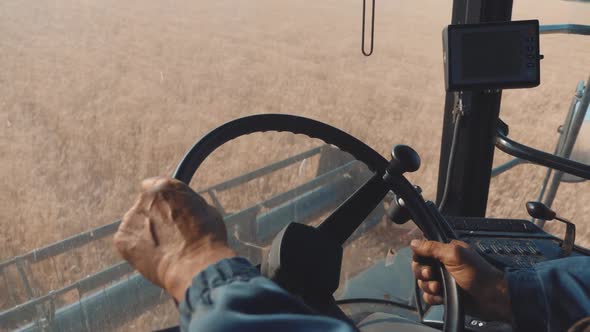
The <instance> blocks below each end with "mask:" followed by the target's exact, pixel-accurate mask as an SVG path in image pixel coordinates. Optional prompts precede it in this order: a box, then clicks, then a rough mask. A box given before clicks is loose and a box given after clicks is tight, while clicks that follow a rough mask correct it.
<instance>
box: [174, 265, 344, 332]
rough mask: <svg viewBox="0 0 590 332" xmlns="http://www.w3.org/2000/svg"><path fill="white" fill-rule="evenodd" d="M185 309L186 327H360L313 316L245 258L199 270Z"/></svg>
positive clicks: (209, 330)
mask: <svg viewBox="0 0 590 332" xmlns="http://www.w3.org/2000/svg"><path fill="white" fill-rule="evenodd" d="M179 310H180V326H181V330H182V331H189V332H201V331H206V332H225V331H244V332H250V331H257V332H267V331H269V332H270V331H272V332H276V331H285V332H290V331H298V332H299V331H305V332H315V331H317V332H352V331H355V330H354V328H353V327H351V326H350V325H348V324H346V323H344V322H342V321H339V320H336V319H333V318H329V317H324V316H317V315H313V313H312V312H311V310H310V309H309V307H307V306H306V305H305V304H304V303H303V302H302V301H300V300H299V299H297V298H295V297H293V296H292V295H290V294H289V293H287V292H286V291H285V290H283V289H282V288H281V287H279V286H278V285H276V284H275V283H273V282H272V281H270V280H269V279H267V278H265V277H263V276H261V275H260V273H259V272H258V270H257V269H256V268H255V267H253V266H252V265H251V264H250V262H248V260H246V259H245V258H241V257H234V258H229V259H224V260H221V261H219V262H217V263H215V264H212V265H210V266H209V267H208V268H207V269H205V270H204V271H202V272H201V273H199V274H197V275H196V276H195V277H194V278H193V282H192V285H191V287H190V288H189V289H188V290H187V292H186V293H185V298H184V300H183V301H182V303H181V304H180V307H179Z"/></svg>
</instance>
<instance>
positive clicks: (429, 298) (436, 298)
mask: <svg viewBox="0 0 590 332" xmlns="http://www.w3.org/2000/svg"><path fill="white" fill-rule="evenodd" d="M422 298H423V299H424V302H426V303H428V304H430V305H437V304H443V303H444V300H443V297H442V296H440V295H432V294H428V293H424V294H422Z"/></svg>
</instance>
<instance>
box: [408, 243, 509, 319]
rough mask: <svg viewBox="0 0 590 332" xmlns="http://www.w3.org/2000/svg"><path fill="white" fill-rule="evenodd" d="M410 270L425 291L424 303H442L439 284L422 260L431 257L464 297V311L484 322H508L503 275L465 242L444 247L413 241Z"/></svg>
mask: <svg viewBox="0 0 590 332" xmlns="http://www.w3.org/2000/svg"><path fill="white" fill-rule="evenodd" d="M410 247H411V248H412V251H413V252H414V258H413V261H412V271H413V272H414V275H415V276H416V278H417V279H418V285H419V287H420V288H422V290H423V291H424V301H426V302H427V303H429V304H442V303H443V298H442V285H441V283H440V281H438V280H436V279H437V278H436V277H435V272H437V271H433V270H432V267H430V266H429V265H423V263H422V262H423V261H424V258H434V259H436V260H438V261H440V262H441V263H442V264H444V266H445V268H446V269H447V271H449V272H450V273H451V275H452V276H453V277H454V278H455V281H456V282H457V285H459V287H461V288H462V289H463V290H464V291H465V293H466V296H465V298H464V300H465V302H466V303H465V304H466V311H467V313H469V314H471V315H475V316H477V317H480V318H483V319H490V320H501V321H505V322H508V323H509V322H511V309H510V298H509V296H508V286H507V284H506V281H505V280H504V273H503V272H502V271H500V270H498V269H496V268H495V267H494V266H492V265H491V264H490V263H488V262H487V261H486V260H485V259H484V258H483V257H481V256H480V255H479V254H478V253H477V252H476V251H475V250H473V249H472V248H470V247H469V245H468V244H467V243H465V242H461V241H457V240H453V241H451V243H448V244H445V243H440V242H435V241H420V240H413V241H412V242H411V244H410Z"/></svg>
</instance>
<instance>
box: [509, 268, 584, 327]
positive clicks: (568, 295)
mask: <svg viewBox="0 0 590 332" xmlns="http://www.w3.org/2000/svg"><path fill="white" fill-rule="evenodd" d="M506 279H507V282H508V289H509V294H510V301H511V304H512V312H513V328H514V331H539V332H543V331H551V332H552V331H566V330H567V329H568V328H569V327H570V326H572V325H573V324H574V323H575V322H576V321H578V320H580V319H582V318H584V317H588V316H590V257H569V258H562V259H558V260H553V261H548V262H543V263H539V264H537V265H536V266H534V267H533V268H530V269H508V270H507V271H506Z"/></svg>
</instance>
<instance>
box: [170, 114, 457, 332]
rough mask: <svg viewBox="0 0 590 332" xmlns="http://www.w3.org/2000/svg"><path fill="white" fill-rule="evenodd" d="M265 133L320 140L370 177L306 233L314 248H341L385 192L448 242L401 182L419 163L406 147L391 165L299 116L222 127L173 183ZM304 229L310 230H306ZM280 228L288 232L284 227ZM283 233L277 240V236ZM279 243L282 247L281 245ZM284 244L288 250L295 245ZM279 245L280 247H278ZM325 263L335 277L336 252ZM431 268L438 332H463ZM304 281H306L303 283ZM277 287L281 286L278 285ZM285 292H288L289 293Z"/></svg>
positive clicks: (450, 295)
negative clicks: (440, 310) (439, 314)
mask: <svg viewBox="0 0 590 332" xmlns="http://www.w3.org/2000/svg"><path fill="white" fill-rule="evenodd" d="M266 131H278V132H291V133H294V134H303V135H306V136H309V137H311V138H315V139H320V140H322V141H324V142H325V143H327V144H331V145H333V146H335V147H337V148H339V149H340V150H342V151H344V152H347V153H349V154H351V155H352V156H354V157H355V158H356V159H358V160H359V161H361V162H364V163H365V164H366V165H367V166H368V168H369V169H370V170H371V171H372V172H374V175H373V176H372V177H371V178H370V179H369V180H368V181H367V182H366V183H365V184H364V185H363V186H361V187H360V188H359V189H358V190H357V191H356V192H354V193H353V194H352V195H351V196H350V197H349V198H348V199H347V200H346V201H345V202H344V203H342V204H341V205H340V206H339V207H338V208H337V209H336V210H335V211H333V212H332V214H331V215H330V216H328V217H327V218H326V219H325V220H324V221H323V222H322V223H321V224H320V225H319V226H317V227H316V228H314V229H313V230H312V232H311V233H313V234H315V235H313V234H312V235H313V236H320V238H321V239H322V240H321V241H316V242H320V243H323V242H326V243H331V244H333V245H334V246H333V247H332V248H341V247H342V245H343V244H344V242H345V241H346V240H347V239H348V238H349V237H350V236H351V235H352V233H353V232H354V231H355V230H356V228H357V227H358V226H359V225H360V224H361V223H362V221H363V220H364V218H365V217H366V216H367V215H368V214H369V213H370V212H371V211H372V210H373V208H374V207H375V206H376V205H377V204H379V202H380V201H381V199H383V198H384V197H385V195H386V194H387V193H388V192H389V191H390V190H392V191H393V192H394V193H395V194H396V195H397V197H399V198H401V199H403V201H404V204H405V206H406V207H407V209H408V210H409V212H410V215H411V216H412V219H413V220H414V222H415V223H416V225H417V226H418V227H419V228H420V230H421V231H422V232H423V233H424V235H425V237H426V238H427V239H430V240H435V241H440V242H448V241H449V240H450V239H449V238H448V237H447V235H446V234H447V233H445V229H444V227H443V226H442V225H441V224H440V223H439V222H438V219H437V216H436V214H435V212H434V211H433V208H432V206H429V205H428V204H427V203H426V202H425V201H424V199H423V198H422V196H421V195H420V193H419V192H418V191H417V190H416V188H415V187H414V186H413V185H412V184H411V183H410V182H409V181H408V180H407V179H406V178H405V177H404V176H403V173H404V172H413V171H415V170H417V169H418V167H419V165H420V159H419V157H418V155H417V154H416V152H415V151H414V150H412V149H411V148H410V147H407V146H401V145H398V146H396V147H394V149H393V151H392V160H391V161H389V162H388V161H387V160H386V159H385V158H383V156H381V155H380V154H379V153H378V152H376V151H375V150H373V149H372V148H371V147H369V146H367V145H366V144H365V143H363V142H362V141H360V140H358V139H357V138H355V137H353V136H352V135H350V134H348V133H346V132H344V131H342V130H340V129H337V128H335V127H332V126H330V125H327V124H325V123H322V122H319V121H316V120H312V119H308V118H304V117H300V116H294V115H286V114H259V115H252V116H246V117H243V118H239V119H236V120H233V121H230V122H227V123H225V124H223V125H222V126H220V127H218V128H216V129H214V130H213V131H211V132H209V133H208V134H206V135H205V136H204V137H202V138H201V139H200V140H199V141H198V142H197V143H196V144H195V145H193V147H192V148H191V149H190V150H189V151H188V152H187V153H186V155H185V156H184V157H183V159H182V160H181V161H180V163H179V164H178V166H177V168H176V170H175V171H174V173H173V177H174V178H175V179H178V180H180V181H182V182H184V183H187V184H188V183H190V181H191V179H192V177H193V176H194V174H195V172H196V171H197V170H198V168H199V166H200V165H201V164H202V163H203V161H205V159H206V158H207V157H208V156H209V155H210V154H211V153H212V152H213V151H215V150H216V149H217V148H219V147H220V146H222V145H223V144H225V143H227V142H229V141H231V140H233V139H235V138H238V137H240V136H244V135H249V134H253V133H257V132H266ZM291 225H301V224H291ZM306 227H309V228H313V227H311V226H306ZM286 228H289V226H287V227H286ZM283 231H285V230H283ZM283 231H282V232H281V233H279V235H282V233H283ZM303 231H305V232H307V231H308V230H305V229H303ZM305 232H304V233H305ZM295 233H297V231H295ZM280 240H281V239H278V240H277V238H275V241H273V245H275V243H276V242H279V245H281V244H280ZM283 242H287V241H286V240H284V241H283ZM288 242H289V243H290V245H291V244H292V243H293V242H296V241H288ZM283 245H285V244H284V243H283ZM271 253H272V250H271ZM337 255H338V253H337V251H336V252H334V256H337ZM330 258H331V261H325V262H327V263H328V264H327V265H330V263H331V264H334V263H333V262H337V265H338V266H337V270H336V271H337V274H338V275H339V273H340V259H341V249H340V257H332V256H330ZM332 258H333V259H332ZM308 259H309V258H308ZM271 260H272V259H271ZM437 267H438V268H439V270H440V276H441V279H442V284H443V294H444V308H445V310H444V327H443V331H446V332H459V331H463V326H464V313H463V307H462V304H461V301H460V294H459V288H458V286H457V284H456V283H455V281H454V279H453V278H452V276H451V275H450V274H449V273H448V272H447V271H446V270H445V269H444V268H443V267H442V266H441V265H440V264H437ZM271 270H272V268H271ZM316 277H317V276H316ZM275 281H276V280H275ZM308 281H309V280H306V282H308ZM315 281H316V280H314V282H315ZM278 283H279V284H281V282H280V281H279V282H278ZM337 283H338V281H337V280H336V287H332V286H330V287H328V288H329V289H330V295H331V293H332V292H333V291H334V290H335V289H336V288H337ZM320 284H321V282H320ZM282 286H284V285H282ZM285 288H287V289H289V287H285ZM316 289H318V288H316Z"/></svg>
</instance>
